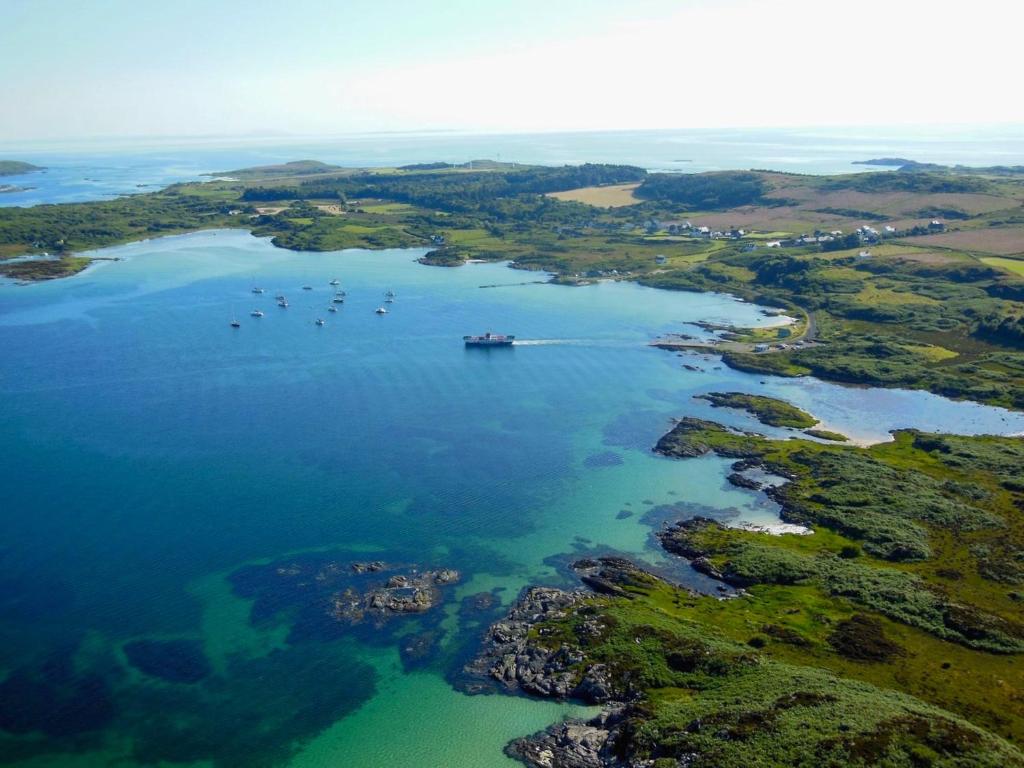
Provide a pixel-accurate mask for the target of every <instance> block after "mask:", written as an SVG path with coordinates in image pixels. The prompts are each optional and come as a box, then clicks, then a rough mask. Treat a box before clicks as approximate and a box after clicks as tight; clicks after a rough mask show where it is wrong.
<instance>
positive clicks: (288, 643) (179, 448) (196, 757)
mask: <svg viewBox="0 0 1024 768" xmlns="http://www.w3.org/2000/svg"><path fill="white" fill-rule="evenodd" d="M421 253H422V251H385V252H375V253H371V252H365V251H347V252H341V253H327V254H324V253H319V254H311V253H294V252H288V251H283V250H279V249H275V248H273V247H272V246H270V244H269V243H268V242H267V241H265V240H260V239H257V238H254V237H252V236H250V235H248V234H247V233H243V232H237V231H225V232H209V233H199V234H195V235H189V236H183V237H173V238H167V239H163V240H158V241H153V242H146V243H136V244H133V245H128V246H123V247H120V248H115V249H109V250H108V252H107V255H116V256H118V257H120V258H121V259H122V260H121V261H116V262H102V263H99V264H97V265H96V266H95V267H93V268H90V269H89V270H87V271H86V272H84V273H82V274H81V275H79V276H77V277H75V278H71V279H69V280H64V281H55V282H51V283H47V284H37V285H30V286H20V287H19V286H14V285H11V284H7V285H0V349H2V350H3V355H2V356H0V402H2V403H3V408H2V410H0V488H3V513H2V514H0V542H2V544H0V612H2V613H0V615H2V616H3V620H2V622H0V680H2V681H3V682H0V729H2V730H3V731H6V733H0V761H7V762H12V763H16V762H21V761H23V760H27V759H28V758H29V757H34V758H35V759H36V760H38V761H39V762H36V763H33V764H54V765H69V764H75V765H108V764H113V763H115V762H116V763H118V764H121V765H124V764H136V763H146V762H156V761H167V762H169V763H179V764H184V763H193V762H196V761H199V762H200V763H204V761H205V764H209V763H210V762H212V763H213V764H216V765H223V766H234V765H260V764H266V765H278V764H284V763H286V762H289V761H291V762H292V763H293V764H294V765H316V766H326V765H339V764H344V765H356V766H362V765H381V764H391V765H399V764H404V763H402V758H401V757H400V756H401V755H403V754H406V755H407V754H409V753H410V752H409V751H410V750H411V751H412V753H414V754H416V755H418V762H417V764H418V765H423V766H428V765H429V766H433V765H436V766H442V765H445V766H480V765H484V766H487V765H494V766H498V765H507V759H506V758H505V757H504V756H502V755H501V752H500V748H501V745H502V744H503V743H504V742H505V741H507V740H508V739H510V738H512V737H513V736H516V735H522V734H524V733H528V732H530V731H531V730H534V729H536V728H539V727H542V726H543V725H544V724H545V723H547V722H550V721H552V720H554V719H557V717H559V716H560V715H561V714H562V713H563V712H564V709H563V708H558V707H555V706H553V705H545V704H541V703H537V702H532V701H528V700H525V699H516V698H508V697H495V696H482V697H467V696H465V695H463V694H461V693H458V692H457V691H456V690H455V689H454V688H452V686H451V685H450V684H449V682H448V679H449V678H450V677H451V676H452V674H453V672H454V671H457V669H458V666H459V663H460V658H461V656H460V655H461V654H463V653H464V652H465V651H466V650H467V649H468V648H469V647H471V646H472V644H473V642H475V638H476V637H477V635H478V634H479V632H480V630H481V628H482V627H483V626H484V625H485V624H486V623H487V621H489V620H491V619H492V618H493V617H494V616H495V615H496V614H497V612H498V611H500V610H501V605H502V604H507V603H508V601H509V600H511V599H512V598H513V597H514V595H515V594H516V593H517V591H518V590H519V589H520V588H521V586H523V585H524V584H526V583H531V582H535V581H545V582H549V583H562V582H564V580H565V579H566V576H565V574H564V573H563V572H562V571H560V569H559V566H558V562H561V561H564V560H565V559H566V557H565V556H566V555H569V556H570V559H571V555H572V553H578V552H584V551H591V550H605V549H612V550H616V551H622V552H627V553H632V554H635V555H637V556H640V557H644V558H646V559H648V560H649V561H650V562H652V563H654V564H659V563H663V562H664V561H663V560H662V558H661V557H660V556H659V555H658V553H657V552H655V551H654V550H653V549H652V548H650V547H649V536H650V531H651V530H652V525H654V524H656V521H657V520H659V519H663V518H664V517H665V516H671V515H675V516H678V515H683V514H687V513H692V512H693V511H695V510H701V511H704V512H708V513H710V514H715V515H718V516H720V517H722V518H723V519H731V520H736V519H746V520H751V521H754V522H770V521H771V520H773V519H774V516H775V509H774V507H773V505H772V504H771V502H769V501H768V500H767V499H766V498H764V497H763V496H758V495H756V494H751V493H748V492H745V491H741V490H738V489H736V488H733V487H731V486H729V485H728V484H727V483H726V482H725V479H724V478H725V474H726V472H727V466H728V462H725V461H722V460H719V459H716V458H707V459H700V460H694V461H687V462H677V461H671V460H667V459H662V458H658V457H656V456H654V455H652V454H651V452H650V447H651V446H652V445H653V443H654V442H655V441H656V440H657V438H658V437H659V436H660V435H661V434H662V433H663V432H664V431H666V430H667V429H668V426H669V424H670V421H669V420H670V418H672V417H676V416H680V415H684V414H697V415H706V414H708V413H709V412H710V411H709V409H708V408H707V405H706V403H704V402H703V401H695V400H693V395H695V394H699V393H702V392H707V391H714V390H719V391H720V390H723V389H743V390H747V391H752V392H755V391H756V392H767V393H769V394H777V395H780V396H783V397H786V398H788V399H790V400H792V401H794V402H797V403H799V404H800V405H803V406H804V407H806V408H808V409H809V410H810V411H811V412H812V413H814V414H815V415H816V416H818V417H819V418H821V419H822V420H823V422H825V424H827V426H829V427H830V428H834V429H838V430H840V431H845V432H847V433H848V434H851V435H853V436H854V437H857V438H859V439H863V440H872V439H874V440H878V439H884V438H885V436H886V431H887V430H888V429H890V428H894V427H898V426H917V427H922V428H932V429H938V428H942V429H947V430H951V431H958V432H965V433H973V432H1000V433H1006V432H1017V431H1024V415H1021V414H1011V413H1008V412H1006V411H1001V410H999V409H993V408H985V407H982V406H977V405H972V404H969V403H951V402H949V401H946V400H943V399H942V398H938V397H934V396H931V395H927V394H925V393H920V392H900V391H879V390H868V389H845V388H842V387H838V386H835V385H830V384H825V383H822V382H818V381H815V380H812V379H808V380H776V379H772V378H763V377H756V376H750V375H747V374H743V373H740V372H736V371H731V370H728V369H726V368H724V367H723V366H721V364H720V363H719V362H718V361H717V359H715V358H713V357H709V358H706V359H705V358H703V357H701V356H696V357H694V358H692V359H688V360H687V361H686V362H693V363H696V364H697V365H698V366H699V367H700V368H701V369H702V370H699V371H689V370H685V369H683V368H682V367H681V363H682V362H684V361H683V360H680V358H679V357H677V356H675V355H673V354H669V353H666V352H663V351H660V350H656V349H653V348H650V347H648V346H647V344H646V342H647V341H649V340H650V339H651V338H653V337H654V336H656V335H658V334H661V333H664V332H668V331H678V330H681V329H683V328H686V327H687V326H686V325H685V324H686V323H688V322H693V321H696V320H711V321H719V322H731V323H736V324H763V323H771V322H778V321H777V320H775V319H773V318H769V317H766V316H765V314H763V313H762V312H761V311H760V310H759V308H757V307H755V306H752V305H749V304H745V303H743V302H739V301H736V300H734V299H731V298H729V297H725V296H716V295H711V294H687V293H671V292H664V291H656V290H653V289H647V288H642V287H639V286H636V285H632V284H625V283H603V284H600V285H595V286H589V287H583V288H568V287H560V286H554V285H550V284H543V283H539V282H537V281H538V280H543V279H544V276H543V275H538V274H536V273H531V272H521V271H515V270H510V269H508V268H506V267H505V266H503V265H468V266H464V267H461V268H458V269H442V268H431V267H424V266H421V265H418V264H416V263H415V261H414V259H415V257H416V256H418V255H420V254H421ZM335 277H336V278H338V279H340V280H341V281H342V284H343V287H344V288H345V289H346V290H347V292H348V294H349V298H348V300H347V301H346V303H345V305H344V307H343V308H342V309H341V310H340V311H339V312H338V313H336V314H331V313H328V312H326V307H327V305H328V298H329V296H330V295H331V291H332V289H331V288H330V287H329V286H328V284H327V283H328V281H329V280H330V279H332V278H335ZM253 284H259V285H261V286H263V287H265V288H266V291H267V293H266V294H264V295H263V296H254V295H253V294H251V293H250V291H249V289H250V287H251V286H252V285H253ZM305 284H308V285H311V286H313V287H314V290H313V291H309V292H307V291H303V290H301V289H300V286H302V285H305ZM481 286H499V287H487V288H483V287H481ZM387 288H392V289H394V290H395V292H396V293H397V300H396V302H395V304H394V305H393V308H392V311H391V313H390V314H388V315H386V316H383V317H381V316H377V315H376V314H374V312H373V309H374V308H375V307H376V306H378V305H380V303H381V302H382V294H383V292H384V291H385V289H387ZM279 291H281V292H284V293H285V294H287V295H288V296H289V297H290V298H291V300H292V306H291V307H290V308H289V309H287V310H282V309H279V308H277V307H276V306H274V301H273V298H272V297H273V295H274V294H276V293H278V292H279ZM254 307H260V308H262V309H264V310H265V312H266V316H265V317H263V318H261V319H256V318H251V317H250V316H249V311H250V310H251V309H252V308H254ZM236 316H237V317H238V319H239V320H240V321H241V325H242V327H241V328H240V329H237V330H235V329H232V328H230V327H229V320H230V319H231V318H232V317H236ZM317 317H323V318H326V320H327V324H326V325H325V326H323V327H317V326H315V325H314V323H313V321H314V320H315V318H317ZM485 330H494V331H498V332H509V333H515V334H517V336H518V337H519V338H520V339H522V340H523V341H524V342H526V343H524V344H523V345H522V346H517V347H515V348H512V349H506V350H491V351H486V350H466V349H465V348H464V347H463V345H462V343H461V338H460V337H461V336H462V335H463V334H465V333H471V332H481V331H485ZM714 416H715V418H716V419H719V420H725V421H728V422H730V423H734V424H737V425H742V426H747V427H749V426H752V422H751V421H750V419H749V417H747V416H746V415H744V414H738V413H731V412H729V411H724V410H717V411H715V412H714ZM624 513H628V514H624ZM559 556H562V557H561V560H559ZM552 558H554V559H552ZM367 559H382V560H385V561H387V562H389V563H399V564H405V565H407V566H417V567H420V568H422V567H427V566H446V567H452V568H457V569H459V570H460V571H461V572H462V582H461V583H460V584H459V586H457V587H454V588H450V589H447V591H446V592H445V598H446V599H445V604H444V606H443V607H442V608H440V609H437V610H435V611H433V612H431V613H429V614H426V615H424V616H423V617H421V618H419V619H403V620H401V621H395V622H392V623H390V624H388V625H387V626H385V627H382V628H373V627H371V626H368V625H362V626H359V627H356V628H352V629H349V628H346V627H344V626H342V625H340V624H339V623H338V622H337V621H336V620H335V619H333V618H332V617H331V616H329V615H328V608H329V597H330V595H331V594H334V593H337V592H340V591H341V590H342V589H343V588H344V587H345V586H346V585H348V584H349V583H350V581H351V579H352V578H354V577H352V576H351V575H350V570H349V568H348V564H349V563H351V562H353V561H356V560H367ZM331 564H335V565H338V566H339V568H340V571H335V570H332V565H331ZM339 574H340V575H339ZM677 576H678V577H680V578H683V579H687V580H690V581H692V583H694V584H698V585H699V584H700V583H701V582H700V580H699V579H698V578H697V576H696V575H695V574H687V572H686V571H685V570H684V569H681V570H679V571H677ZM485 592H490V593H491V594H492V595H493V596H494V597H495V598H496V600H497V602H496V603H495V605H494V606H492V607H491V608H489V609H480V610H477V609H475V608H474V607H473V603H472V601H469V602H466V603H463V602H462V601H463V599H464V598H467V597H469V596H471V595H477V594H479V593H485ZM423 630H431V631H433V632H436V633H437V637H439V638H440V640H439V641H438V642H437V643H436V647H434V648H433V650H432V651H431V652H430V653H429V654H428V655H427V657H426V658H424V659H421V660H419V661H416V662H415V663H410V662H409V661H408V660H407V659H405V660H403V659H402V658H400V651H399V648H400V647H401V646H402V644H403V640H402V635H404V634H406V633H409V632H419V631H423ZM417 712H418V713H420V714H419V715H416V713H417ZM423 712H430V713H431V715H430V717H429V718H427V721H424V720H423V717H422V713H423ZM410 713H412V714H410ZM410 718H411V721H410V722H407V721H408V720H409V719H410ZM396 723H399V724H404V725H403V727H401V728H396ZM396 731H398V732H396ZM396 755H398V756H399V757H396Z"/></svg>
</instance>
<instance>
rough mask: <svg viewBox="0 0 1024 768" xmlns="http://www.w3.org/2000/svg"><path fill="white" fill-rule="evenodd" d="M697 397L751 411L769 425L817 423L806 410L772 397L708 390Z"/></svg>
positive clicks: (722, 406)
mask: <svg viewBox="0 0 1024 768" xmlns="http://www.w3.org/2000/svg"><path fill="white" fill-rule="evenodd" d="M697 397H698V398H699V399H701V400H707V401H708V402H709V403H711V405H712V407H714V408H739V409H740V410H743V411H747V412H749V413H752V414H753V415H754V416H756V417H757V419H758V421H760V422H761V423H762V424H767V425H768V426H770V427H793V428H794V429H806V428H807V427H813V426H814V425H815V424H817V423H818V420H817V419H816V418H814V417H813V416H811V414H809V413H807V412H806V411H802V410H800V409H799V408H797V407H796V406H795V405H793V404H791V403H787V402H786V401H785V400H778V399H776V398H774V397H766V396H764V395H748V394H746V393H744V392H709V393H708V394H706V395H697Z"/></svg>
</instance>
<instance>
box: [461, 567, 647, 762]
mask: <svg viewBox="0 0 1024 768" xmlns="http://www.w3.org/2000/svg"><path fill="white" fill-rule="evenodd" d="M572 570H573V571H574V572H575V573H576V574H577V575H578V576H579V578H580V581H581V582H583V583H584V584H586V585H587V586H588V587H589V588H590V590H592V591H585V590H572V591H567V590H563V589H557V588H554V587H529V588H527V589H525V590H524V591H523V593H522V594H521V595H520V596H519V598H518V599H517V600H516V601H515V603H513V605H512V607H511V608H510V609H509V611H508V614H507V615H506V616H505V618H504V619H502V620H500V621H498V622H495V623H494V624H492V625H491V626H490V628H489V629H488V630H487V632H486V633H485V635H484V638H483V643H482V647H481V649H480V652H479V653H478V654H477V656H476V657H475V658H474V659H473V660H472V661H471V662H469V663H468V664H467V665H466V666H465V668H464V670H463V671H464V673H465V675H466V678H465V680H464V681H463V684H462V685H461V688H462V690H463V691H465V692H467V693H484V692H488V691H493V690H495V689H497V690H499V691H503V692H521V693H524V694H528V695H531V696H539V697H543V698H552V699H558V700H568V699H573V700H577V701H580V702H583V703H584V704H594V705H600V706H601V707H602V709H601V712H600V713H599V714H597V715H596V716H595V717H593V718H590V719H589V720H579V719H570V720H565V721H563V722H560V723H556V724H554V725H551V726H549V727H548V728H546V729H545V730H543V731H540V732H539V733H535V734H533V735H531V736H525V737H523V738H519V739H516V740H514V741H512V742H511V743H509V745H508V746H507V747H506V749H505V752H506V754H508V755H509V756H510V757H513V758H515V759H517V760H520V761H522V762H523V763H525V764H526V765H529V766H535V767H536V768H643V767H644V766H649V765H652V764H653V763H652V762H651V761H639V762H638V761H628V760H627V761H626V762H623V760H622V759H621V758H620V757H619V756H618V754H617V752H616V745H617V743H618V736H619V733H620V731H621V730H622V728H624V727H627V724H628V723H629V714H630V711H631V705H632V703H633V702H635V701H637V700H638V698H639V697H640V695H641V692H640V691H638V690H635V689H634V688H633V687H632V686H631V685H630V684H629V683H628V682H624V681H616V680H615V679H613V676H612V674H611V672H610V670H609V668H608V667H607V665H605V664H601V663H591V662H590V661H588V659H587V658H586V655H585V653H584V652H583V650H582V648H581V647H580V646H579V645H576V644H574V643H572V642H569V641H566V639H565V638H555V637H552V642H551V646H553V647H549V645H548V644H547V643H546V642H545V640H546V638H547V637H549V636H550V635H551V630H550V629H549V628H548V627H545V626H543V625H545V624H546V623H547V622H550V621H553V620H558V619H565V618H567V617H569V616H570V615H571V614H573V613H577V612H578V613H577V615H582V614H584V613H585V612H586V611H587V610H588V609H587V607H586V606H585V603H586V602H587V601H589V600H591V599H593V598H594V597H595V595H609V596H614V597H626V598H628V597H630V593H629V591H628V587H630V586H631V585H639V584H650V583H652V582H655V581H657V580H658V579H657V577H655V576H653V575H651V574H650V573H648V572H647V571H645V570H643V569H642V568H640V567H638V566H637V565H635V564H634V563H632V562H630V561H629V560H626V559H624V558H620V557H601V558H586V559H582V560H578V561H576V562H575V563H573V564H572ZM605 629H606V627H604V626H602V623H601V619H600V618H599V617H598V616H596V615H595V616H594V618H588V619H584V620H583V621H582V622H581V623H579V624H578V626H577V628H576V633H577V634H578V636H579V638H580V640H581V642H585V641H586V639H587V638H588V636H589V637H598V636H600V635H601V634H602V632H603V631H605Z"/></svg>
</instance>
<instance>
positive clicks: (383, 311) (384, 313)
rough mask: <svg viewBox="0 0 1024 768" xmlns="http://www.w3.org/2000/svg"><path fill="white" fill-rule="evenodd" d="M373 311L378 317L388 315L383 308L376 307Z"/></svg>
mask: <svg viewBox="0 0 1024 768" xmlns="http://www.w3.org/2000/svg"><path fill="white" fill-rule="evenodd" d="M373 311H374V312H376V313H377V314H378V315H386V314H387V313H388V311H387V310H386V309H385V308H384V307H377V308H376V309H375V310H373Z"/></svg>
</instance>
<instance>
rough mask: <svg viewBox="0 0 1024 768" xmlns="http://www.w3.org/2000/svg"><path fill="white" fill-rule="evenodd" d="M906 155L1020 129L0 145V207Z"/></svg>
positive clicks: (1022, 138)
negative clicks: (394, 180) (334, 178)
mask: <svg viewBox="0 0 1024 768" xmlns="http://www.w3.org/2000/svg"><path fill="white" fill-rule="evenodd" d="M879 157H904V158H908V159H910V160H916V161H918V162H930V163H941V164H946V165H957V164H962V165H972V166H985V165H1024V127H1022V126H1019V125H1017V126H1014V125H1007V126H989V127H984V126H950V127H945V128H942V127H929V128H928V129H927V130H926V131H925V130H922V129H921V127H920V126H905V127H889V128H867V127H861V128H804V129H801V128H775V129H759V130H758V129H743V130H677V131H666V130H662V131H614V132H595V133H544V134H462V133H454V132H452V133H446V132H436V133H419V134H417V133H393V134H369V135H363V136H356V135H351V136H339V137H336V138H323V137H316V138H301V137H292V138H249V139H215V138H209V139H188V140H185V139H166V140H161V141H159V142H153V141H144V140H141V139H140V140H135V141H131V140H121V141H118V142H117V143H116V145H114V144H111V143H104V142H99V141H94V142H90V143H82V144H78V145H74V146H72V145H57V144H52V143H38V144H33V145H28V146H26V145H23V144H22V145H5V144H2V143H0V159H3V160H22V161H26V162H31V163H34V164H36V165H40V166H44V167H45V168H46V170H45V171H44V172H42V173H32V174H27V175H23V176H4V177H0V185H10V186H14V187H18V188H20V189H22V190H23V191H19V192H7V193H0V206H5V205H38V204H39V203H64V202H80V201H83V200H104V199H110V198H112V197H116V196H117V195H125V194H136V193H138V192H147V191H149V192H151V191H153V190H156V189H159V188H160V187H163V186H166V185H168V184H172V183H175V182H181V181H195V180H198V179H202V178H204V176H203V174H209V173H215V172H218V171H229V170H234V169H237V168H246V167H250V166H254V165H268V164H273V163H283V162H288V161H289V160H306V159H310V160H320V161H322V162H325V163H334V164H336V165H342V166H346V167H374V166H376V167H380V166H396V165H406V164H410V163H430V162H436V161H444V162H450V163H464V162H468V161H470V160H477V159H483V158H487V159H492V160H504V161H509V162H518V163H537V164H542V165H563V164H578V163H628V164H631V165H638V166H641V167H643V168H647V169H649V170H653V171H674V172H698V171H719V170H735V169H748V168H762V169H771V170H777V171H791V172H793V173H815V174H821V173H853V172H858V171H860V172H863V171H867V170H880V169H878V168H874V169H873V168H872V167H871V166H864V165H855V164H854V163H855V162H856V161H863V160H870V159H874V158H879Z"/></svg>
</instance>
